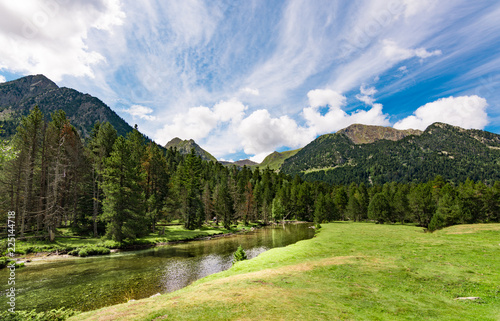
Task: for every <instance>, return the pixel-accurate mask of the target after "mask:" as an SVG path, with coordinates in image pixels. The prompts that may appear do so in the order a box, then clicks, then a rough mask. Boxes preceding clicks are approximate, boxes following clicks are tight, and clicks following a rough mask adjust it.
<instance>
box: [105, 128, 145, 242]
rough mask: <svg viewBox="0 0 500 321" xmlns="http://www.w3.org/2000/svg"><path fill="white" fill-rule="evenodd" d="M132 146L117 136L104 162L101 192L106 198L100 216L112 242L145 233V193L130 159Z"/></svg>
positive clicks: (134, 163)
mask: <svg viewBox="0 0 500 321" xmlns="http://www.w3.org/2000/svg"><path fill="white" fill-rule="evenodd" d="M131 147H132V146H131V145H130V144H129V143H128V141H127V140H125V139H124V138H123V137H118V138H117V139H116V141H115V143H114V145H113V151H112V152H111V155H110V156H109V157H108V158H107V159H106V161H105V167H104V175H103V184H102V189H103V191H104V195H105V199H104V204H103V210H104V213H103V217H104V219H105V220H106V221H107V222H108V223H107V226H106V234H107V236H108V237H110V238H112V239H113V240H115V241H118V242H121V241H123V240H125V239H135V238H136V237H139V236H143V235H145V234H146V233H147V226H146V221H145V215H144V193H143V191H142V189H141V187H140V186H139V184H138V182H140V181H141V177H140V173H139V172H138V171H137V168H138V167H139V165H140V164H137V160H136V159H134V158H133V157H130V155H131V153H132V150H131Z"/></svg>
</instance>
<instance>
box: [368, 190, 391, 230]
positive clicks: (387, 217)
mask: <svg viewBox="0 0 500 321" xmlns="http://www.w3.org/2000/svg"><path fill="white" fill-rule="evenodd" d="M391 212H392V209H391V205H390V204H389V201H388V200H387V197H386V196H385V193H377V194H375V195H374V196H373V198H372V200H371V201H370V205H369V206H368V218H369V219H371V220H374V221H377V223H384V222H390V221H392V213H391Z"/></svg>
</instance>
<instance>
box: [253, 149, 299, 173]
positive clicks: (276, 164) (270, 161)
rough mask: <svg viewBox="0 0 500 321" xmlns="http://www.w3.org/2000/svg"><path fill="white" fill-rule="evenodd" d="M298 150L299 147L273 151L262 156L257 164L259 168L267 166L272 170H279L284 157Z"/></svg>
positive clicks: (288, 156) (290, 155)
mask: <svg viewBox="0 0 500 321" xmlns="http://www.w3.org/2000/svg"><path fill="white" fill-rule="evenodd" d="M299 151H300V148H299V149H295V150H288V151H285V152H273V153H271V154H269V155H267V156H266V158H264V160H263V161H262V163H260V164H259V167H260V168H266V167H269V169H272V170H275V171H276V170H279V169H280V168H281V165H282V164H283V162H284V161H285V159H287V158H290V157H292V156H293V155H295V154H297V153H298V152H299Z"/></svg>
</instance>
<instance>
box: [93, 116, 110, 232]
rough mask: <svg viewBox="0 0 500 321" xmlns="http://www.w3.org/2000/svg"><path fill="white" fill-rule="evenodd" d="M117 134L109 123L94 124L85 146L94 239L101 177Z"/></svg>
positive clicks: (99, 213)
mask: <svg viewBox="0 0 500 321" xmlns="http://www.w3.org/2000/svg"><path fill="white" fill-rule="evenodd" d="M116 138H117V132H116V130H115V129H114V128H113V126H112V125H111V124H110V123H109V122H106V123H103V124H101V123H95V124H94V129H93V130H92V133H91V136H90V140H89V142H88V144H87V154H88V155H89V156H88V157H89V159H90V161H91V164H92V173H91V175H92V222H93V234H94V237H97V235H98V222H99V217H100V216H101V215H102V201H103V192H102V176H103V171H104V162H105V160H106V158H108V157H109V155H110V154H111V152H112V151H113V145H114V143H115V140H116Z"/></svg>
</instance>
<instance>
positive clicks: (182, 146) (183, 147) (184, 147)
mask: <svg viewBox="0 0 500 321" xmlns="http://www.w3.org/2000/svg"><path fill="white" fill-rule="evenodd" d="M165 148H166V149H171V148H172V149H173V148H175V149H177V151H178V152H179V153H181V154H182V155H187V154H190V153H191V150H192V149H194V152H195V154H196V155H198V156H200V157H201V159H203V160H206V161H214V162H216V161H217V159H216V158H215V157H213V156H212V155H211V154H210V153H209V152H207V151H206V150H204V149H203V148H201V147H200V145H198V144H196V142H195V141H194V140H192V139H186V140H182V139H180V138H179V137H175V138H174V139H172V140H171V141H169V142H168V143H167V144H166V145H165Z"/></svg>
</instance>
